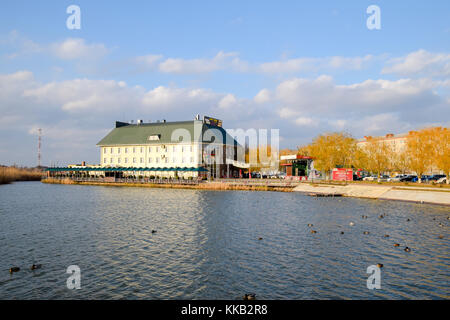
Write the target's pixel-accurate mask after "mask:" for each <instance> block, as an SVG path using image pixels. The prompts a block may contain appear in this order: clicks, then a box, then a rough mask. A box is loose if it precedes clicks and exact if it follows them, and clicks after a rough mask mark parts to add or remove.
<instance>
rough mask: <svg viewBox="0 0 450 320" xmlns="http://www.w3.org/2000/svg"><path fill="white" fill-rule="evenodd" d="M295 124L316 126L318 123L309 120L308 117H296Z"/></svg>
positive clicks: (311, 119)
mask: <svg viewBox="0 0 450 320" xmlns="http://www.w3.org/2000/svg"><path fill="white" fill-rule="evenodd" d="M295 123H296V124H297V125H299V126H308V127H309V126H314V127H315V126H317V125H318V121H317V120H314V119H313V118H309V117H298V118H297V119H295Z"/></svg>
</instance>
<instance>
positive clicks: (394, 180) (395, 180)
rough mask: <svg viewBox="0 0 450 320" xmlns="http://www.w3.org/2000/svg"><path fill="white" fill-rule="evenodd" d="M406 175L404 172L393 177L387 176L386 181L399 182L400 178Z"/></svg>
mask: <svg viewBox="0 0 450 320" xmlns="http://www.w3.org/2000/svg"><path fill="white" fill-rule="evenodd" d="M406 176H407V175H406V174H398V175H396V176H395V177H392V178H388V179H387V181H389V182H399V181H400V179H401V178H404V177H406Z"/></svg>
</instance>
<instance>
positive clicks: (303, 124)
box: [0, 71, 450, 163]
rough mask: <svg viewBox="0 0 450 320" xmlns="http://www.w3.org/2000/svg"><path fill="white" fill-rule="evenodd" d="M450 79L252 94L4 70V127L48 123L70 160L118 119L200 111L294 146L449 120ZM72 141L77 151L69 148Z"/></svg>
mask: <svg viewBox="0 0 450 320" xmlns="http://www.w3.org/2000/svg"><path fill="white" fill-rule="evenodd" d="M447 84H448V82H447V81H445V80H443V81H433V80H430V79H400V80H396V81H393V80H383V79H379V80H366V81H362V82H357V83H353V84H345V85H342V84H337V83H335V81H334V79H333V78H332V77H330V76H320V77H317V78H314V79H304V78H293V79H290V80H286V81H283V82H281V83H279V85H278V86H277V87H276V88H275V90H273V91H270V90H269V89H263V90H261V91H260V92H258V94H257V95H256V96H255V97H253V98H252V99H246V98H240V97H238V96H237V95H235V94H233V93H221V92H215V91H213V90H209V89H205V88H180V87H174V86H157V87H155V88H152V89H145V88H143V87H140V86H129V85H127V83H125V82H123V81H116V80H91V79H73V80H66V81H52V82H47V83H40V82H38V81H36V80H35V78H34V77H33V74H32V73H31V72H29V71H19V72H16V73H12V74H0V99H1V101H2V104H0V112H1V114H2V117H1V119H2V121H0V123H2V126H1V128H0V130H15V132H23V133H24V134H25V135H28V132H29V130H30V129H32V128H36V127H37V126H38V127H41V128H44V129H45V131H46V132H47V133H48V134H47V135H46V137H47V139H48V140H46V146H49V145H50V144H51V145H52V146H53V147H52V148H53V149H52V156H54V157H55V159H56V158H57V159H66V160H67V162H69V161H74V160H72V158H73V157H75V158H76V157H79V155H80V154H87V155H89V156H87V157H86V158H87V160H90V159H92V161H98V160H97V157H98V153H97V149H96V147H95V143H96V142H98V140H99V139H101V138H102V136H103V134H104V133H106V132H107V131H108V130H109V129H110V128H111V127H112V125H113V123H114V121H115V120H130V119H138V118H141V119H154V120H155V119H167V120H169V121H174V120H185V119H193V117H194V115H195V114H197V113H198V114H202V115H210V116H213V117H217V118H219V119H222V120H224V124H225V126H226V127H228V128H239V127H241V128H251V127H254V128H268V129H270V128H280V129H281V131H280V134H281V136H282V137H284V138H285V140H284V141H285V143H290V144H293V146H295V145H296V144H299V143H302V142H307V141H309V140H310V139H311V138H312V137H314V136H315V135H316V134H318V133H320V132H325V131H329V130H347V131H349V132H350V133H352V134H353V135H354V136H356V137H359V136H362V135H365V134H385V133H386V132H392V131H396V132H402V131H405V130H409V129H414V128H417V127H420V126H422V125H424V124H430V123H433V124H441V125H449V124H450V121H449V120H448V119H450V98H449V96H448V87H447V86H446V85H447ZM268 102H270V103H268ZM66 129H67V133H66V134H64V133H62V131H63V130H66ZM60 131H61V132H60ZM14 139H15V140H14ZM21 141H23V137H22V138H19V137H17V138H15V136H14V137H12V138H8V139H1V140H0V144H1V146H0V147H1V148H2V149H5V148H6V149H8V148H11V153H13V154H14V152H15V151H16V152H17V154H19V153H20V152H21V151H20V150H18V149H14V148H17V146H18V145H21V146H22V144H21ZM72 141H73V143H74V145H76V147H75V148H74V149H73V150H69V149H68V148H65V147H64V144H66V145H67V142H71V143H72ZM9 143H10V145H9ZM33 145H35V141H34V140H33ZM57 146H60V147H57ZM14 150H15V151H14ZM30 150H31V149H30ZM20 154H21V153H20ZM28 157H31V156H30V155H29V156H28ZM18 159H19V158H18ZM11 161H12V160H11ZM14 161H17V160H14ZM0 162H4V161H3V159H2V158H0ZM67 162H66V163H67Z"/></svg>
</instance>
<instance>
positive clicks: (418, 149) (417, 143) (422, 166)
mask: <svg viewBox="0 0 450 320" xmlns="http://www.w3.org/2000/svg"><path fill="white" fill-rule="evenodd" d="M433 140H434V139H433V128H431V129H423V130H420V131H411V132H410V133H409V134H408V136H407V142H406V154H407V156H408V167H409V169H410V170H411V171H414V172H415V173H416V174H417V178H418V180H419V183H421V182H422V175H423V174H424V173H425V172H427V171H428V170H429V169H430V167H431V165H432V164H433V162H434V161H435V160H434V156H435V148H434V146H433Z"/></svg>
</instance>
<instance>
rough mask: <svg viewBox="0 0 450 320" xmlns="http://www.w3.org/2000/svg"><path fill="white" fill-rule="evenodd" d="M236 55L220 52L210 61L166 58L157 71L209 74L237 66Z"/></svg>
mask: <svg viewBox="0 0 450 320" xmlns="http://www.w3.org/2000/svg"><path fill="white" fill-rule="evenodd" d="M237 56H238V54H237V53H235V52H228V53H227V52H223V51H220V52H219V53H217V55H216V56H215V57H213V58H212V59H190V60H188V59H178V58H177V59H174V58H168V59H166V60H165V61H163V62H161V63H160V65H159V70H160V71H161V72H165V73H179V74H185V73H209V72H214V71H217V70H223V69H226V68H227V67H231V66H233V65H238V64H239V63H238V62H239V59H238V58H237Z"/></svg>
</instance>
